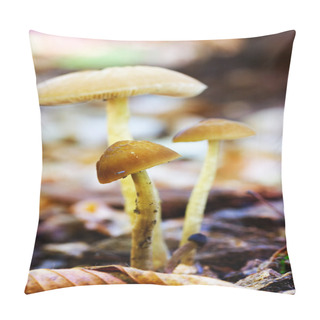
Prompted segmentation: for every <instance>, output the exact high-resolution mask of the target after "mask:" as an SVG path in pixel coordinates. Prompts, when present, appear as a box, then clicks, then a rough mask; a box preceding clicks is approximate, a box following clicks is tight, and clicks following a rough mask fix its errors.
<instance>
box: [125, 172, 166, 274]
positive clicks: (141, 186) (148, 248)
mask: <svg viewBox="0 0 320 320" xmlns="http://www.w3.org/2000/svg"><path fill="white" fill-rule="evenodd" d="M131 176H132V179H133V181H134V184H135V187H136V192H137V206H136V209H135V214H136V218H135V223H134V225H133V228H132V245H131V258H130V263H131V266H132V267H134V268H138V269H142V270H152V269H153V262H152V237H153V229H154V227H155V225H156V223H157V220H156V215H157V213H158V212H159V208H160V204H159V201H158V198H157V196H156V194H155V192H154V188H153V185H152V182H151V180H150V178H149V176H148V174H147V172H146V171H145V170H143V171H140V172H138V173H134V174H132V175H131Z"/></svg>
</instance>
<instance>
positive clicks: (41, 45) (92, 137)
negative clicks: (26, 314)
mask: <svg viewBox="0 0 320 320" xmlns="http://www.w3.org/2000/svg"><path fill="white" fill-rule="evenodd" d="M293 38H294V32H293V31H289V32H284V33H280V34H276V35H271V36H264V37H258V38H250V39H233V40H212V41H211V40H205V41H180V42H177V41H168V42H166V41H157V42H152V41H148V42H143V41H136V42H131V41H130V42H125V41H105V40H95V39H80V38H67V37H60V36H59V37H57V36H52V35H46V34H41V33H37V32H33V31H31V32H30V41H31V47H32V54H33V59H34V66H35V71H36V76H37V82H41V81H44V80H46V79H49V78H52V77H55V76H58V75H62V74H66V73H69V72H74V71H79V70H85V69H101V68H105V67H112V66H126V65H153V66H160V67H165V68H169V69H172V70H176V71H179V72H182V73H184V74H187V75H189V76H192V77H194V78H196V79H197V80H199V81H201V82H203V83H204V84H206V85H207V86H208V88H207V89H206V90H205V91H204V92H203V93H202V94H200V95H199V96H197V97H194V98H188V99H185V98H183V99H182V98H172V97H163V96H154V95H146V96H136V97H132V98H130V100H129V103H130V110H131V114H132V117H131V120H130V127H131V131H132V134H133V137H134V138H135V139H137V140H150V141H153V142H157V143H160V144H163V145H165V146H167V147H169V148H171V149H173V150H175V151H177V152H179V153H180V154H181V155H182V156H183V157H182V159H180V160H177V161H174V162H172V163H169V164H167V165H162V166H158V167H155V168H152V169H150V170H149V171H148V172H149V174H150V176H151V177H152V179H153V180H154V182H155V184H156V185H157V187H158V188H159V191H160V195H161V198H162V206H163V218H164V228H165V230H166V232H167V233H166V234H167V235H166V237H167V239H166V240H167V242H168V243H169V246H170V247H172V248H174V247H175V246H176V245H177V242H178V241H179V237H180V230H181V224H182V220H181V219H182V217H183V214H184V209H185V205H186V203H187V200H188V197H189V194H190V192H191V189H192V187H193V186H194V184H195V182H196V180H197V177H198V174H199V171H200V169H201V165H202V162H203V159H204V156H205V153H206V142H194V143H172V141H171V139H172V137H173V136H174V135H175V134H176V133H177V132H178V131H179V130H181V129H185V128H186V127H188V126H191V125H193V124H195V123H197V122H199V121H200V120H202V119H206V118H211V117H221V118H227V119H230V120H237V121H242V122H244V123H246V124H248V125H249V126H251V127H252V128H253V129H254V130H255V131H256V132H257V135H256V136H254V137H249V138H245V139H240V140H237V141H228V142H225V143H223V144H222V147H221V152H220V160H219V168H218V171H217V177H216V180H215V182H214V185H213V188H212V192H211V193H210V196H209V201H208V205H207V211H206V213H207V217H210V214H211V213H212V214H214V215H215V217H219V215H220V218H221V217H222V218H221V219H222V220H223V219H224V220H223V221H224V222H225V221H226V219H229V220H230V219H231V220H232V217H231V216H232V214H231V213H230V211H228V212H227V213H225V214H226V215H227V218H226V216H225V215H223V213H221V212H225V211H223V210H225V209H228V210H229V209H230V208H236V209H237V210H240V211H237V214H236V217H237V219H238V220H237V224H238V225H242V226H243V225H246V226H248V223H249V222H248V215H249V216H250V219H253V220H254V218H253V215H254V214H253V213H252V212H251V213H250V210H247V209H246V210H245V211H243V208H248V206H250V205H253V204H254V203H255V204H257V203H258V204H260V205H262V203H261V201H260V200H261V199H260V200H258V198H257V197H254V196H253V195H252V194H258V195H260V196H262V197H263V199H265V200H268V201H273V204H274V205H275V206H276V207H277V208H278V211H281V210H282V192H281V141H282V121H283V112H284V103H285V94H286V84H287V77H288V70H289V63H290V56H291V49H292V41H293ZM41 119H42V139H43V172H42V188H41V201H40V224H39V229H38V235H37V241H36V248H35V253H34V257H33V261H32V267H34V268H35V267H36V268H38V267H68V266H73V265H78V264H79V263H80V264H81V263H85V262H84V261H87V260H86V259H87V258H88V252H91V255H90V259H93V260H94V262H93V264H95V263H97V264H101V263H110V261H111V262H126V261H128V260H127V259H128V244H127V240H123V239H128V237H126V235H127V234H128V230H129V227H128V224H127V219H126V217H125V216H123V215H121V213H122V212H121V210H122V208H123V201H122V197H121V194H120V192H119V191H120V189H119V183H118V182H114V183H111V184H107V185H100V184H99V183H98V181H97V178H96V172H95V163H96V161H97V160H98V159H99V157H100V155H101V154H102V153H103V151H104V150H105V149H106V147H107V139H108V137H107V132H106V114H105V102H103V101H93V102H89V103H81V104H73V105H66V106H57V107H56V106H54V107H41ZM248 190H251V191H252V192H253V193H252V194H248ZM267 207H268V206H267ZM267 207H264V210H262V212H263V213H262V218H263V219H264V220H263V223H262V224H260V227H259V226H258V227H257V223H258V222H257V221H256V220H254V222H253V224H254V225H253V226H254V227H257V228H258V229H257V234H259V233H260V236H261V232H262V231H263V232H271V233H270V234H268V235H264V236H263V237H266V239H269V240H270V239H273V240H272V241H271V243H270V241H269V242H267V244H265V243H264V244H265V245H266V248H267V249H265V251H263V250H262V249H261V246H260V247H259V248H260V249H259V250H260V251H259V252H258V253H257V251H255V253H256V255H255V254H251V255H249V256H250V257H256V256H258V257H265V256H268V255H270V254H271V253H272V252H273V251H275V250H276V249H278V248H279V247H281V246H283V245H284V243H285V238H284V229H283V227H284V220H283V217H279V212H278V213H277V212H276V211H274V210H272V209H270V207H268V208H269V209H266V208H267ZM114 210H116V211H114ZM219 210H220V211H219ZM221 210H222V211H221ZM232 210H233V209H232ZM268 210H269V211H268ZM217 212H218V214H217ZM232 212H233V211H232ZM254 212H255V214H256V215H257V212H260V211H259V210H255V211H254ZM233 213H234V212H233ZM57 217H58V218H57ZM115 217H116V218H115ZM120 217H121V218H120ZM241 217H242V218H243V219H244V220H241ZM259 218H261V216H259ZM245 219H247V220H245ZM250 219H249V220H250ZM268 219H269V220H268ZM222 220H221V221H222ZM229 220H228V221H229ZM215 221H216V220H215ZM221 221H220V222H221ZM239 221H240V222H239ZM244 221H246V222H244ZM250 221H251V220H250ZM259 221H260V222H261V221H262V220H259ZM270 221H271V222H270ZM207 222H208V223H207V224H205V226H204V231H207V232H209V233H210V230H213V229H215V228H216V229H217V226H215V227H213V226H212V222H210V221H207ZM269 222H270V223H271V224H268V223H269ZM258 224H259V223H258ZM249 227H252V225H250V223H249ZM83 228H84V229H86V231H87V233H86V237H87V238H86V240H85V241H82V240H81V241H79V239H80V237H79V234H80V233H81V232H82V231H83ZM259 228H260V229H259ZM261 228H262V229H261ZM279 228H280V229H279ZM216 229H215V230H216ZM79 230H80V231H81V230H82V231H81V232H80V231H79ZM229 231H230V230H229ZM251 231H252V230H251ZM219 232H220V233H221V234H222V233H223V231H222V230H220V231H219ZM224 232H225V231H224ZM230 232H231V236H232V237H233V238H232V239H233V240H234V237H240V238H241V239H242V241H243V240H244V237H245V236H247V234H246V235H243V234H242V235H241V234H240V236H239V234H238V235H237V236H235V234H234V233H235V231H234V230H233V231H232V230H231V231H230ZM230 232H229V235H230ZM232 232H233V234H232ZM237 232H238V233H239V232H240V231H239V230H238V231H237ZM240 233H241V232H240ZM253 233H254V232H253ZM81 234H82V235H83V232H82V233H81ZM217 234H218V233H217V232H216V235H217ZM257 234H256V235H254V237H255V238H254V239H256V237H257ZM123 235H124V238H121V237H122V236H123ZM105 236H107V237H109V238H110V239H109V240H110V241H114V238H115V237H116V238H117V243H116V247H117V248H118V249H115V246H114V243H112V242H110V243H109V244H107V245H106V244H105V243H104V244H103V245H104V247H103V248H104V250H105V251H104V252H105V253H104V254H102V253H97V251H101V250H100V249H99V250H97V247H94V248H92V247H91V244H90V245H89V244H88V243H90V242H93V243H95V244H96V245H97V246H98V247H99V245H101V243H100V242H99V241H100V240H102V239H103V238H104V237H105ZM223 236H225V234H224V235H222V236H221V238H222V237H223ZM261 237H262V236H261ZM279 237H280V238H279ZM218 238H219V237H218V236H217V237H216V239H218ZM70 239H71V240H70ZM274 239H277V240H274ZM217 241H218V240H217ZM266 241H267V240H266ZM67 243H69V247H68V246H67ZM70 243H71V244H70ZM254 243H255V244H257V245H261V243H258V241H257V240H255V242H254ZM121 244H123V245H124V248H123V251H121V250H122V249H121ZM220 244H221V243H220ZM63 245H64V246H67V247H63ZM70 245H71V247H70ZM105 245H106V246H105ZM251 245H252V244H251ZM226 246H229V247H228V248H230V246H234V244H231V242H230V241H229V242H228V244H226ZM249 246H250V245H249ZM268 246H269V247H268ZM237 247H238V248H242V247H241V245H239V244H237ZM99 248H100V247H99ZM243 248H247V247H245V245H243ZM243 248H242V249H243ZM224 249H225V247H223V246H222V244H221V250H224ZM242 249H241V250H242ZM247 249H248V248H247ZM251 249H252V248H249V249H248V250H247V251H248V252H249V251H250V250H251ZM241 250H240V251H238V256H237V259H240V255H241V254H243V251H241ZM261 250H262V251H261ZM251 251H252V250H251ZM251 251H250V252H251ZM70 252H73V253H70ZM106 252H107V253H106ZM222 254H223V253H222V251H221V256H222ZM59 255H62V256H63V257H64V258H63V259H62V258H59V259H57V257H60V256H59ZM101 255H102V256H101ZM84 257H85V258H84ZM206 257H207V256H206ZM206 257H205V258H203V259H204V260H203V261H206V263H209V262H208V261H209V260H210V259H211V260H210V261H211V262H210V266H211V267H212V268H213V269H215V271H216V272H221V270H222V269H221V268H224V267H225V264H226V261H225V260H223V259H222V258H221V259H220V260H219V258H218V256H215V257H211V258H210V257H209V258H206ZM82 258H83V259H82ZM205 259H207V260H205ZM208 259H209V260H208ZM212 259H213V260H212ZM235 259H236V258H235ZM245 259H248V257H246V258H244V256H242V260H241V259H240V260H241V261H240V262H239V261H238V262H237V263H238V264H237V263H236V265H235V264H234V263H235V262H234V261H233V262H230V263H229V264H228V263H227V265H228V268H232V269H233V270H236V269H237V268H240V267H241V266H243V265H244V264H245V262H246V261H247V260H245ZM88 263H89V262H88ZM214 266H215V267H214ZM219 268H220V269H219ZM213 269H212V270H213ZM219 270H220V271H219ZM228 270H229V269H228ZM228 270H227V271H228ZM227 271H226V270H224V271H223V272H227ZM229 271H230V270H229Z"/></svg>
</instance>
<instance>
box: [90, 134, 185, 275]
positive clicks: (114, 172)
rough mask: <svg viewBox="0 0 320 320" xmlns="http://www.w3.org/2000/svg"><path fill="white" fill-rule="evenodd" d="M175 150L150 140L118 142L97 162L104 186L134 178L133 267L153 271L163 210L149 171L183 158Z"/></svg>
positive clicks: (99, 178)
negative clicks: (155, 233)
mask: <svg viewBox="0 0 320 320" xmlns="http://www.w3.org/2000/svg"><path fill="white" fill-rule="evenodd" d="M179 157H180V155H179V154H178V153H176V152H174V151H173V150H171V149H168V148H166V147H163V146H161V145H159V144H156V143H152V142H149V141H134V140H132V141H130V140H125V141H118V142H116V143H114V144H112V145H111V146H110V147H109V148H107V150H106V151H105V152H104V153H103V155H102V156H101V158H100V160H99V161H98V162H97V165H96V167H97V175H98V180H99V182H100V183H109V182H112V181H115V180H118V179H121V178H124V177H126V176H127V175H131V177H132V180H133V182H134V185H135V189H136V193H137V201H136V209H135V215H136V218H135V222H134V225H133V228H132V244H131V245H132V248H131V258H130V261H131V266H132V267H135V268H139V269H143V270H152V269H153V263H152V246H151V245H152V238H153V229H154V226H155V224H156V223H157V212H158V211H159V210H160V202H159V198H158V196H157V194H156V192H155V189H154V187H153V184H152V181H151V180H150V178H149V176H148V174H147V172H146V169H148V168H151V167H154V166H156V165H159V164H162V163H166V162H169V161H171V160H174V159H177V158H179Z"/></svg>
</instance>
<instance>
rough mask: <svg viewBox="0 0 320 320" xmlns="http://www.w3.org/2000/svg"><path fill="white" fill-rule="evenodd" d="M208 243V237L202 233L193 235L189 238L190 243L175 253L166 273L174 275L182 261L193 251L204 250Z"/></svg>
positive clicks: (165, 270) (166, 268)
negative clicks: (173, 272)
mask: <svg viewBox="0 0 320 320" xmlns="http://www.w3.org/2000/svg"><path fill="white" fill-rule="evenodd" d="M206 243H207V237H206V236H205V235H203V234H201V233H195V234H192V235H191V236H190V237H189V238H188V242H187V243H185V244H184V245H183V246H181V247H180V248H178V249H177V250H176V251H174V252H173V254H172V257H171V258H170V260H169V261H168V263H167V265H166V267H165V269H164V272H165V273H172V271H173V270H174V269H175V268H176V266H177V265H178V264H179V262H180V261H181V259H182V258H183V257H185V256H186V255H188V254H189V253H190V252H191V251H192V250H195V249H199V248H202V247H203V246H204V245H205V244H206Z"/></svg>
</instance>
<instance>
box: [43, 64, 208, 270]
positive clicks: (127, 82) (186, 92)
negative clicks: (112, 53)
mask: <svg viewBox="0 0 320 320" xmlns="http://www.w3.org/2000/svg"><path fill="white" fill-rule="evenodd" d="M205 89H206V85H204V84H203V83H201V82H200V81H198V80H196V79H193V78H191V77H189V76H187V75H184V74H182V73H179V72H176V71H172V70H168V69H165V68H160V67H151V66H126V67H111V68H106V69H102V70H89V71H80V72H73V73H69V74H66V75H62V76H58V77H56V78H53V79H50V80H47V81H44V82H42V83H40V84H39V85H38V94H39V102H40V105H44V106H53V105H61V104H70V103H79V102H86V101H90V100H107V104H106V110H107V121H108V123H107V128H108V143H109V145H111V144H113V143H115V142H116V141H119V140H131V139H132V136H131V134H130V131H129V126H128V122H129V118H130V110H129V106H128V97H130V96H135V95H142V94H156V95H166V96H172V97H193V96H196V95H198V94H200V93H201V92H202V91H203V90H205ZM121 189H122V194H123V197H124V201H125V211H126V212H127V213H128V214H129V217H130V220H131V223H132V224H133V223H134V219H135V214H134V208H135V200H136V198H135V191H134V185H133V182H132V179H131V178H130V177H128V178H127V179H122V180H121ZM155 192H157V191H155ZM157 220H158V222H159V223H157V225H156V229H155V232H156V235H157V238H158V239H159V241H157V242H154V245H155V248H154V251H155V254H154V259H155V263H156V264H158V265H159V267H160V266H163V265H164V264H165V263H166V260H167V254H168V250H167V247H166V245H165V243H164V241H163V238H162V232H161V212H159V213H158V219H157ZM156 260H157V261H156Z"/></svg>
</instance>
